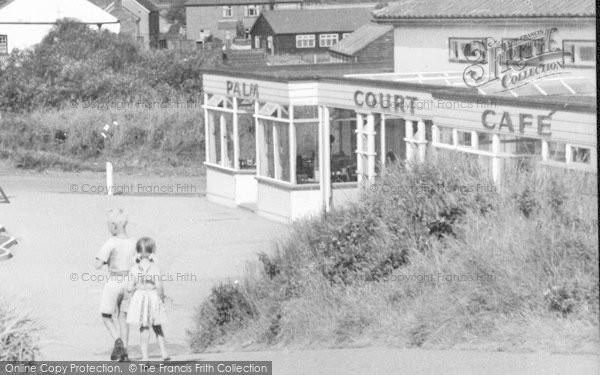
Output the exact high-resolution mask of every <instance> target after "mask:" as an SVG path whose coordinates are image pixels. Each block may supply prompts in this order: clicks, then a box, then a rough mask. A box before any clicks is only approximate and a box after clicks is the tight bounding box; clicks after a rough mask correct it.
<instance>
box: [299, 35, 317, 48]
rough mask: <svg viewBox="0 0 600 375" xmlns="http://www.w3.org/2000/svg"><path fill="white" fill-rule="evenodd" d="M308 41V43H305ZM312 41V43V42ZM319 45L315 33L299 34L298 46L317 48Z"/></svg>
mask: <svg viewBox="0 0 600 375" xmlns="http://www.w3.org/2000/svg"><path fill="white" fill-rule="evenodd" d="M304 42H307V43H308V44H307V45H304ZM311 42H312V43H311ZM316 45H317V42H316V37H315V34H297V35H296V48H315V47H316Z"/></svg>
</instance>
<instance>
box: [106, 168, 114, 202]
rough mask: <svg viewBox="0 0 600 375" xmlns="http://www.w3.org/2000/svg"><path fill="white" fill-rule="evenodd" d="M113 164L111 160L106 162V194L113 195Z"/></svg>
mask: <svg viewBox="0 0 600 375" xmlns="http://www.w3.org/2000/svg"><path fill="white" fill-rule="evenodd" d="M113 185H114V184H113V165H112V163H111V162H109V161H107V162H106V191H108V195H113Z"/></svg>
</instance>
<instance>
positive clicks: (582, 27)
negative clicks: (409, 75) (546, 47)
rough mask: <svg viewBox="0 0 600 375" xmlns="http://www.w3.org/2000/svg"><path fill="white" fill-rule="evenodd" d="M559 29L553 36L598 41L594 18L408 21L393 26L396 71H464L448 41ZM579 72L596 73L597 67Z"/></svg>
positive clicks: (512, 36)
mask: <svg viewBox="0 0 600 375" xmlns="http://www.w3.org/2000/svg"><path fill="white" fill-rule="evenodd" d="M552 27H556V28H558V32H557V33H555V34H553V36H554V37H555V38H556V39H558V40H557V41H559V43H560V44H561V45H562V40H563V39H585V40H596V25H595V22H594V20H593V19H574V20H531V19H529V20H524V21H522V20H521V21H519V20H512V19H507V20H496V21H493V20H484V21H476V20H470V21H469V20H461V21H453V22H452V21H446V22H441V21H432V20H421V21H419V22H416V21H410V22H409V21H405V22H403V23H402V24H401V25H396V26H395V27H394V70H395V71H396V72H398V73H404V72H440V71H461V72H462V71H464V70H465V68H466V67H467V66H468V64H465V63H456V62H450V61H448V60H449V46H448V38H450V37H457V38H474V39H476V38H486V37H492V38H494V39H496V40H502V38H516V37H519V36H521V35H525V34H528V33H531V32H534V31H536V30H540V29H547V28H552ZM580 70H586V71H590V72H591V71H595V68H594V67H592V68H589V69H587V68H584V69H580Z"/></svg>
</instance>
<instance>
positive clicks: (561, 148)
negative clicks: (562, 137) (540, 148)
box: [548, 142, 567, 163]
mask: <svg viewBox="0 0 600 375" xmlns="http://www.w3.org/2000/svg"><path fill="white" fill-rule="evenodd" d="M566 150H567V145H566V144H564V143H559V142H548V158H549V159H550V160H553V161H559V162H562V163H565V162H566V161H567V153H566Z"/></svg>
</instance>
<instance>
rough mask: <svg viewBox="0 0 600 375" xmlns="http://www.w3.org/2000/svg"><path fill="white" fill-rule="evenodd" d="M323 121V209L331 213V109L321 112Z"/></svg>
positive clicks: (325, 108) (324, 108) (324, 109)
mask: <svg viewBox="0 0 600 375" xmlns="http://www.w3.org/2000/svg"><path fill="white" fill-rule="evenodd" d="M321 116H322V117H321V120H322V124H323V145H322V149H323V152H322V154H323V172H322V173H323V179H322V180H321V181H323V186H324V191H323V192H324V195H323V208H324V209H325V212H329V211H330V210H331V205H332V200H333V191H332V186H331V141H330V138H331V124H330V121H329V120H330V119H329V108H327V107H325V106H323V109H322V111H321Z"/></svg>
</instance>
